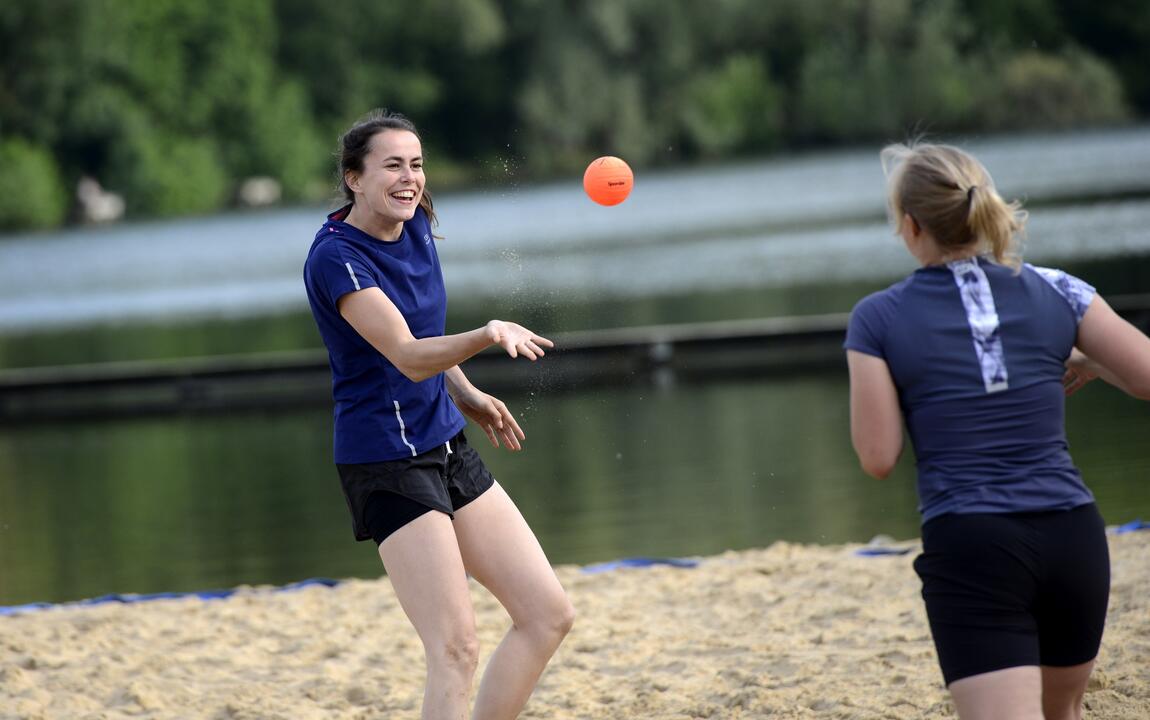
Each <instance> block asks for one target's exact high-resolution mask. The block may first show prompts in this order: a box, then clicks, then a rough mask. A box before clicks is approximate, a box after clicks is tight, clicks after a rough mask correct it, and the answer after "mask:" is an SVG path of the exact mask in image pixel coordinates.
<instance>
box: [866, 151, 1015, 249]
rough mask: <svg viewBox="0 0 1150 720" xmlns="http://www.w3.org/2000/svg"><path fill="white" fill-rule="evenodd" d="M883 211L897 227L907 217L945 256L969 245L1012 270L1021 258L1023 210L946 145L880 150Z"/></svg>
mask: <svg viewBox="0 0 1150 720" xmlns="http://www.w3.org/2000/svg"><path fill="white" fill-rule="evenodd" d="M881 158H882V166H883V171H884V172H885V173H886V177H887V191H888V208H889V210H890V213H891V221H892V222H893V223H894V225H895V227H896V228H899V227H900V226H901V224H902V221H903V218H904V217H905V216H906V215H909V216H911V217H912V218H914V220H915V222H917V223H918V224H919V226H920V227H922V228H923V229H924V230H926V231H927V232H929V233H930V235H931V237H933V238H934V240H935V242H936V243H937V244H938V248H939V250H941V251H942V252H943V253H944V254H951V253H959V252H963V251H966V250H968V249H969V248H970V247H971V246H972V245H973V246H974V247H975V248H976V252H980V253H981V252H988V251H989V252H990V253H991V254H992V255H993V256H994V260H995V262H997V263H999V264H1002V265H1008V266H1010V267H1013V268H1015V269H1017V268H1018V267H1019V266H1020V265H1021V264H1022V258H1021V255H1020V253H1019V250H1018V247H1017V238H1018V236H1019V235H1021V234H1022V233H1023V230H1024V228H1025V225H1026V211H1025V210H1023V209H1022V205H1021V203H1019V202H1018V201H1017V200H1015V201H1012V202H1010V203H1007V202H1006V201H1005V200H1003V199H1002V197H1001V196H1000V195H999V194H998V191H997V190H996V189H995V187H994V180H993V179H992V178H991V177H990V173H989V172H987V171H986V168H985V167H983V165H982V163H980V162H979V161H978V160H976V159H975V158H974V156H972V155H971V154H969V153H967V152H965V151H963V150H960V149H958V148H956V147H953V146H950V145H932V144H915V143H911V144H909V145H902V144H898V145H888V146H887V147H885V148H883V151H882V154H881Z"/></svg>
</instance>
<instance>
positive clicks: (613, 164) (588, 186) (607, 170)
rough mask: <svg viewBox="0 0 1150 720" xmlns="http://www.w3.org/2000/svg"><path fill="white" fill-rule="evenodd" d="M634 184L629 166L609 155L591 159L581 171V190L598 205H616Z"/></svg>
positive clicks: (625, 197)
mask: <svg viewBox="0 0 1150 720" xmlns="http://www.w3.org/2000/svg"><path fill="white" fill-rule="evenodd" d="M634 185H635V175H634V174H633V173H632V172H631V166H630V165H628V164H627V163H625V162H623V161H622V160H620V159H619V158H617V157H613V156H611V155H605V156H603V157H601V158H597V159H595V160H592V161H591V164H590V165H588V166H587V170H586V171H585V172H584V173H583V190H584V191H585V192H586V193H587V197H589V198H591V199H592V200H594V201H595V202H597V203H599V204H600V205H618V204H619V203H621V202H623V201H624V200H626V199H627V196H628V195H630V194H631V188H632V187H634Z"/></svg>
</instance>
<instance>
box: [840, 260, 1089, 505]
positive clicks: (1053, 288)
mask: <svg viewBox="0 0 1150 720" xmlns="http://www.w3.org/2000/svg"><path fill="white" fill-rule="evenodd" d="M1093 298H1094V288H1093V287H1091V286H1090V285H1088V284H1086V283H1085V282H1083V281H1081V280H1079V279H1078V278H1076V277H1073V276H1072V275H1068V274H1066V273H1064V272H1062V271H1061V270H1053V269H1049V268H1039V267H1034V266H1032V265H1023V266H1022V269H1021V271H1019V272H1018V273H1015V271H1014V270H1012V269H1011V268H1008V267H1003V266H1001V265H997V264H995V263H993V262H990V261H989V260H987V259H985V258H972V259H966V260H958V261H955V262H951V263H948V264H947V265H938V266H931V267H924V268H920V269H918V270H916V271H915V272H914V273H913V274H912V275H911V276H910V277H908V278H906V279H905V280H903V281H901V282H899V283H896V284H894V285H892V286H890V287H889V288H887V289H886V290H882V291H880V292H876V293H874V294H872V295H869V296H867V297H865V298H863V299H862V300H861V301H859V303H858V304H857V305H856V306H855V308H854V310H853V311H852V312H851V318H850V324H849V327H848V329H847V337H846V342H845V343H844V345H843V346H844V347H845V348H847V349H848V350H857V351H858V352H861V353H866V354H867V355H873V356H875V357H879V358H882V359H883V360H885V361H886V363H887V366H888V367H889V368H890V373H891V377H892V378H893V379H894V384H895V386H896V388H897V389H898V398H899V405H900V406H901V408H902V413H903V417H904V418H905V420H906V425H907V430H908V432H909V434H910V439H911V443H912V445H913V446H914V452H915V457H916V464H917V468H918V496H919V511H920V512H921V513H922V517H923V522H926V521H927V520H929V519H931V518H932V517H936V516H938V515H942V514H944V513H1004V512H1029V511H1041V510H1060V509H1070V508H1073V507H1077V506H1079V505H1084V504H1086V503H1089V502H1092V501H1093V500H1094V497H1093V495H1092V494H1091V493H1090V490H1088V489H1087V488H1086V486H1085V484H1084V483H1083V482H1082V476H1081V474H1080V473H1079V472H1078V469H1077V468H1075V467H1074V463H1073V462H1072V461H1071V459H1070V452H1069V449H1068V446H1067V442H1066V430H1065V427H1064V424H1063V420H1064V415H1065V399H1066V398H1065V395H1064V392H1063V389H1062V376H1063V373H1064V372H1065V367H1064V364H1063V363H1064V362H1065V361H1066V358H1068V357H1069V356H1070V350H1071V348H1072V347H1073V346H1074V342H1075V339H1076V338H1077V335H1078V323H1079V321H1081V320H1082V316H1083V315H1084V314H1085V312H1086V308H1087V307H1088V306H1089V305H1090V301H1091V300H1092V299H1093Z"/></svg>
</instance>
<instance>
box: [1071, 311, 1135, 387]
mask: <svg viewBox="0 0 1150 720" xmlns="http://www.w3.org/2000/svg"><path fill="white" fill-rule="evenodd" d="M1075 345H1076V347H1077V348H1078V349H1079V350H1080V351H1081V352H1082V354H1084V355H1085V356H1086V359H1082V358H1077V357H1076V356H1075V355H1073V354H1072V355H1071V358H1070V368H1071V369H1072V370H1073V369H1075V367H1074V366H1075V364H1076V363H1077V364H1078V365H1079V366H1080V367H1082V368H1083V369H1085V370H1086V371H1087V372H1093V373H1095V374H1097V375H1098V376H1099V377H1101V378H1102V379H1103V380H1105V381H1106V382H1108V383H1110V384H1111V385H1113V386H1115V387H1117V388H1118V389H1120V390H1122V391H1123V392H1125V393H1127V394H1128V395H1132V396H1134V397H1136V398H1139V399H1141V400H1150V337H1146V335H1144V334H1143V333H1142V331H1140V330H1139V329H1138V328H1136V327H1134V326H1133V325H1131V324H1130V323H1129V322H1127V321H1126V320H1124V319H1123V318H1122V317H1121V316H1119V315H1118V313H1116V312H1114V309H1113V308H1111V307H1110V305H1109V304H1108V303H1107V302H1106V301H1105V300H1103V299H1102V296H1101V295H1095V296H1094V299H1093V300H1091V301H1090V306H1089V307H1088V308H1087V309H1086V314H1085V315H1083V316H1082V321H1081V322H1079V323H1078V340H1077V342H1076V343H1075Z"/></svg>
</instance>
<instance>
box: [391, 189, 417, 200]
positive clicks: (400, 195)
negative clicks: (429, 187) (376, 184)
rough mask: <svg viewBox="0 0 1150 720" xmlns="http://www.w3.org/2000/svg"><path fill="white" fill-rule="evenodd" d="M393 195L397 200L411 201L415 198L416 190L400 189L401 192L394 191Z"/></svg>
mask: <svg viewBox="0 0 1150 720" xmlns="http://www.w3.org/2000/svg"><path fill="white" fill-rule="evenodd" d="M391 196H392V197H393V198H395V199H396V200H399V201H400V202H411V201H412V200H414V199H415V191H414V190H400V191H399V192H393V193H392V194H391Z"/></svg>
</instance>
